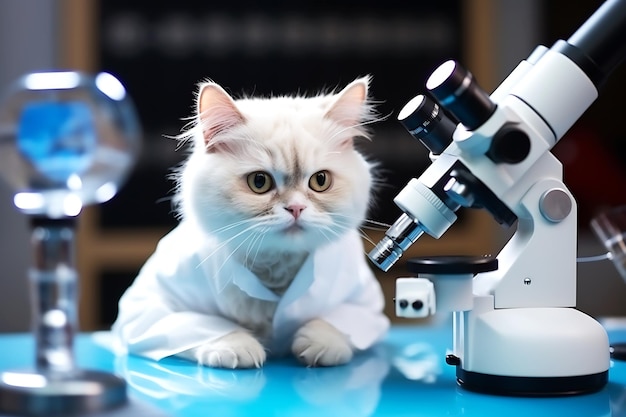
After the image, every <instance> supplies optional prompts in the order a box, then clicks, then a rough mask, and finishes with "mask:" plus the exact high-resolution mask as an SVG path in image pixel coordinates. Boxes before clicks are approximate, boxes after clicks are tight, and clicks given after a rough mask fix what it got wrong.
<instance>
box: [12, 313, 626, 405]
mask: <svg viewBox="0 0 626 417" xmlns="http://www.w3.org/2000/svg"><path fill="white" fill-rule="evenodd" d="M102 336H103V334H102V333H99V334H81V335H79V336H78V337H77V340H76V355H77V362H78V364H79V366H80V367H82V368H85V369H99V370H105V371H110V372H114V373H116V374H117V375H119V376H121V377H123V378H124V379H125V380H126V381H127V382H128V387H129V397H130V404H129V405H128V406H126V407H122V408H121V409H118V410H116V411H114V412H110V413H103V414H102V415H103V416H104V415H107V416H108V415H111V416H113V415H115V416H122V415H130V416H133V417H139V416H143V415H146V416H189V417H191V416H209V415H211V416H266V415H267V416H342V417H343V416H355V417H357V416H396V417H402V416H429V417H437V416H503V415H504V416H510V417H512V416H524V417H528V416H533V417H537V416H566V415H567V416H585V417H586V416H626V362H621V361H612V362H611V369H610V373H609V384H608V385H607V386H606V387H605V388H604V389H603V390H602V391H600V392H597V393H594V394H588V395H581V396H574V397H559V398H514V397H499V396H491V395H485V394H478V393H472V392H468V391H466V390H464V389H462V388H460V387H458V386H457V384H456V379H455V369H454V367H452V366H448V365H446V364H445V355H446V353H447V350H448V349H449V348H450V347H451V344H452V328H451V325H450V324H449V323H444V324H440V325H437V326H428V327H427V326H394V327H393V328H392V329H391V331H390V333H389V335H388V337H387V338H386V340H385V341H384V342H383V343H381V344H380V345H378V346H376V347H375V348H373V349H371V350H369V351H367V352H363V353H361V354H358V355H357V356H355V358H354V360H353V361H352V362H351V363H350V364H348V365H345V366H338V367H332V368H306V367H303V366H302V365H300V364H299V363H298V362H297V361H295V360H294V359H291V358H284V359H278V360H270V361H269V362H267V363H266V365H265V366H264V367H263V368H262V369H254V370H224V369H211V368H206V367H199V366H197V365H195V364H193V363H191V362H187V361H184V360H180V359H177V358H166V359H164V360H162V361H160V362H154V361H151V360H147V359H143V358H139V357H134V356H123V357H115V356H114V355H113V354H112V353H111V352H110V351H109V350H107V349H106V348H104V347H103V345H102V343H98V342H97V340H98V338H99V337H100V338H101V337H102ZM104 336H106V334H104ZM609 338H610V340H611V341H612V342H618V341H626V329H617V330H610V331H609ZM0 347H1V349H0V352H2V355H0V371H5V370H16V369H25V368H31V367H32V365H33V351H34V343H33V339H32V337H31V335H29V334H4V335H0Z"/></svg>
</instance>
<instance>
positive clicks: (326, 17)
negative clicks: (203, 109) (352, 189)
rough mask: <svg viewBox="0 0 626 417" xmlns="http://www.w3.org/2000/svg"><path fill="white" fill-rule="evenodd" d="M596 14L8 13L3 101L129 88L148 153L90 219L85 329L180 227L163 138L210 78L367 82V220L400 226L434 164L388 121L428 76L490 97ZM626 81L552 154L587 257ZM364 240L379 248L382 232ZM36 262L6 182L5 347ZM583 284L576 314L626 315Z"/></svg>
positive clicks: (169, 147)
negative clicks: (65, 78) (65, 79)
mask: <svg viewBox="0 0 626 417" xmlns="http://www.w3.org/2000/svg"><path fill="white" fill-rule="evenodd" d="M601 3H602V2H601V1H586V2H570V1H566V0H551V1H549V2H543V1H540V0H527V1H523V2H520V1H516V0H439V1H437V2H431V1H421V0H417V1H414V2H410V3H407V2H406V1H404V0H387V1H385V2H380V1H373V0H360V1H358V2H357V1H353V0H343V1H336V2H332V4H331V2H319V1H298V2H285V1H279V0H274V1H267V0H265V1H258V0H257V1H238V0H234V1H230V2H212V1H206V0H204V1H199V0H178V1H176V2H171V1H157V0H151V1H148V0H106V1H104V0H100V1H96V0H94V1H84V0H48V1H43V2H42V1H38V0H3V1H2V2H0V92H1V91H3V90H4V89H5V88H6V87H7V86H8V84H9V83H11V82H12V81H14V80H15V79H16V78H18V77H19V76H20V75H22V74H23V73H26V72H32V71H42V70H53V69H77V70H84V71H90V72H91V71H100V70H104V71H108V72H111V73H112V74H114V75H116V76H117V77H118V78H119V79H120V80H122V82H123V83H124V84H125V85H126V87H127V89H128V90H129V92H130V95H131V97H132V98H133V99H134V101H135V104H136V106H137V109H138V112H139V115H140V118H141V123H142V125H143V129H144V149H143V153H142V156H141V158H140V161H139V162H138V165H137V167H136V169H135V171H134V173H133V175H132V176H131V178H130V180H129V182H128V183H127V184H126V186H125V187H124V188H123V189H122V191H121V192H120V194H118V196H117V197H116V198H115V199H113V200H112V201H111V202H109V203H107V204H104V205H102V206H100V207H92V208H89V209H87V210H85V212H84V214H83V215H82V216H81V220H80V231H79V239H78V248H77V249H78V259H77V265H78V269H79V272H80V274H81V281H80V285H81V303H80V322H81V328H82V329H83V330H94V329H103V328H107V327H108V326H110V324H111V323H112V321H113V320H114V319H115V316H116V314H117V300H118V298H119V296H120V295H121V293H122V292H123V291H124V289H125V288H126V287H127V286H128V285H129V284H130V283H131V282H132V279H133V278H134V276H135V274H136V273H137V271H138V269H139V268H140V267H141V265H142V264H143V262H144V261H145V259H146V258H147V257H148V256H149V255H150V253H151V252H152V251H153V250H154V247H155V245H156V242H157V241H158V239H159V238H160V237H161V236H163V235H164V234H165V233H167V231H168V230H170V229H171V228H173V227H174V226H175V224H176V223H175V220H174V217H173V216H172V213H171V204H170V198H171V189H172V183H171V182H169V181H168V180H167V175H168V173H169V172H170V171H169V170H170V168H171V167H173V166H175V165H177V164H178V163H179V162H180V161H181V160H182V159H183V158H184V156H185V154H184V152H180V151H179V152H177V151H176V144H175V142H174V141H173V140H170V139H167V138H166V136H168V135H176V134H177V133H179V132H180V129H181V128H182V126H183V125H184V124H185V122H184V121H183V120H182V119H184V118H186V117H188V116H190V115H191V111H192V106H193V100H194V95H193V93H194V91H195V87H196V85H197V83H198V82H199V81H202V80H204V79H207V78H211V79H213V80H214V81H216V82H218V83H220V84H221V85H222V86H223V87H225V88H226V89H227V91H229V92H231V93H232V94H233V95H235V96H237V95H242V94H244V93H246V94H258V95H271V94H275V95H278V94H290V93H295V92H300V93H317V92H318V91H320V90H328V89H332V88H334V87H343V86H345V85H346V84H348V83H349V82H350V81H352V80H353V79H355V78H356V77H359V76H362V75H366V74H371V75H373V84H372V95H373V97H374V98H375V99H376V100H378V101H381V105H380V106H379V111H380V112H381V113H382V114H383V115H388V116H389V117H388V119H387V120H386V121H384V122H381V123H379V124H378V125H377V126H376V127H375V135H374V140H373V141H372V142H371V143H362V144H360V146H361V147H362V150H363V152H364V153H366V154H368V155H371V156H372V157H373V158H374V159H376V160H378V161H381V163H382V170H383V171H384V173H385V176H386V178H387V185H388V186H386V187H385V188H384V189H382V190H380V192H379V193H378V194H377V201H378V204H377V208H376V209H374V210H372V212H371V213H369V218H370V219H372V220H376V221H380V222H387V223H391V222H393V221H394V220H395V218H396V217H397V216H398V214H399V211H398V209H397V208H396V207H395V206H394V205H393V203H392V202H391V201H392V199H393V197H394V196H395V195H396V193H397V192H398V191H399V190H400V189H401V188H402V187H403V186H404V185H405V183H406V182H407V181H408V180H409V179H410V178H411V177H413V176H418V175H419V174H420V173H421V172H422V171H423V170H424V169H425V168H426V167H427V165H428V156H427V153H426V151H425V150H424V149H423V147H422V146H421V145H420V144H419V143H418V142H416V141H415V140H414V139H412V138H411V137H410V136H409V135H408V133H406V132H405V131H403V129H402V128H401V127H400V126H399V124H398V123H397V122H396V121H395V118H396V115H397V112H398V111H399V110H400V108H402V106H403V105H404V104H405V103H406V102H407V101H408V100H409V99H411V98H412V97H413V96H415V95H416V94H419V93H422V92H423V91H424V89H423V85H424V82H425V80H426V78H427V77H428V75H429V74H430V73H431V71H432V70H433V69H434V68H435V67H437V66H438V65H439V64H440V63H442V62H444V61H445V60H447V59H450V58H454V59H457V60H459V61H460V62H462V63H463V65H464V66H465V67H466V68H468V69H469V70H470V71H471V72H472V73H473V74H474V75H475V76H476V78H477V80H478V82H479V83H480V84H481V85H482V87H483V88H484V89H485V90H487V91H489V92H490V91H492V90H493V89H494V88H495V87H496V86H497V85H498V84H499V83H500V82H501V81H502V80H503V79H504V78H505V77H506V76H507V75H508V74H509V72H510V71H511V70H512V69H513V68H514V67H515V66H516V65H517V64H518V63H519V61H520V60H522V59H524V58H526V57H527V56H528V55H529V54H530V52H531V51H532V50H533V49H534V47H535V46H536V45H538V44H544V45H546V46H551V45H552V44H553V43H554V42H555V41H556V40H557V39H560V38H562V39H567V38H568V37H569V36H570V35H571V34H572V33H573V32H574V31H575V30H576V29H577V28H578V27H579V26H580V24H581V23H582V22H584V20H585V19H586V18H587V17H588V16H589V15H591V13H593V11H594V10H595V9H597V7H599V5H600V4H601ZM407 4H408V6H407ZM624 67H626V65H623V66H622V67H621V68H620V69H619V70H618V71H617V72H616V73H614V74H613V76H612V77H611V79H610V80H609V81H608V82H607V83H606V85H605V87H604V90H603V91H602V92H601V95H600V98H599V99H598V100H597V102H596V103H594V105H593V106H592V107H591V108H590V109H589V110H588V111H587V113H586V114H585V115H584V116H583V117H582V118H581V119H580V121H579V122H578V123H577V124H576V125H575V126H574V127H573V128H572V129H571V130H570V132H568V134H567V135H566V138H564V139H563V140H561V142H559V144H558V145H557V146H556V147H555V149H554V152H555V154H556V155H557V156H558V157H559V159H561V161H562V162H563V165H564V176H565V182H566V184H568V186H569V187H570V189H571V190H572V192H573V194H574V196H575V197H576V198H577V200H578V203H579V223H580V225H579V230H580V236H579V242H578V244H579V255H581V256H584V255H596V254H599V253H602V252H603V248H602V247H601V245H600V244H599V242H597V240H596V238H595V237H594V236H593V235H592V234H591V233H590V231H589V227H588V224H589V220H590V218H591V216H593V214H594V213H596V212H597V211H598V210H601V209H602V208H605V207H610V206H616V205H620V204H626V197H625V193H624V192H623V190H624V189H625V187H624V184H625V183H624V180H625V174H626V164H625V162H626V144H625V139H626V133H625V132H624V129H623V127H622V126H623V123H621V122H622V120H621V119H622V118H623V117H624V108H625V106H624V104H623V98H624V97H626V68H624ZM510 232H511V231H510V230H509V231H507V230H502V229H501V228H500V226H499V225H497V224H495V222H493V221H492V220H491V219H490V218H489V215H487V214H486V213H482V212H476V211H468V212H463V213H461V219H460V221H458V222H457V223H456V224H455V225H454V226H453V227H452V228H451V230H450V232H448V233H447V234H446V235H444V237H443V238H442V239H440V240H438V241H435V240H434V239H430V238H427V237H426V238H423V239H422V240H420V242H419V243H418V244H416V245H414V247H413V248H412V252H411V253H409V254H408V255H407V256H406V257H407V258H408V257H410V256H412V255H417V254H428V255H432V254H443V253H446V254H490V253H497V251H499V249H500V248H501V246H502V245H503V244H504V242H505V241H506V239H507V237H508V236H510ZM367 233H368V234H369V235H370V236H371V237H372V239H374V240H375V241H378V239H379V238H380V236H381V235H382V233H383V232H382V231H367ZM551 244H554V245H558V242H554V243H551ZM370 248H371V246H370V247H367V249H368V250H369V249H370ZM30 262H31V254H30V246H29V229H28V223H27V220H26V218H24V216H22V215H21V214H20V213H19V212H17V210H16V209H15V208H14V207H13V205H12V193H11V190H10V189H8V187H7V186H6V184H4V183H0V331H2V332H7V331H25V330H28V329H29V327H30V325H29V321H30V301H29V295H28V282H27V278H26V270H27V268H28V266H29V264H30ZM578 272H579V275H578V281H579V286H578V307H579V308H580V309H581V310H583V311H585V312H587V313H589V314H591V315H594V316H608V315H611V316H615V315H626V284H625V283H624V281H623V280H622V279H621V278H620V277H619V275H618V274H617V272H616V271H615V269H614V268H613V266H612V264H611V263H610V262H607V261H605V262H596V263H590V264H579V267H578ZM405 274H406V271H405V270H404V266H403V264H402V263H400V264H399V265H398V266H397V267H396V268H395V269H394V270H392V271H391V272H389V273H388V274H385V275H383V274H380V273H379V277H380V280H381V282H382V283H383V287H384V289H385V292H386V293H387V295H388V300H389V302H388V304H389V305H390V304H391V297H393V285H394V279H393V278H395V277H397V276H401V275H405ZM388 311H389V312H390V311H391V308H389V309H388Z"/></svg>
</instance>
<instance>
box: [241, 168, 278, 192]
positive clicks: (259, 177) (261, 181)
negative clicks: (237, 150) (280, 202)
mask: <svg viewBox="0 0 626 417" xmlns="http://www.w3.org/2000/svg"><path fill="white" fill-rule="evenodd" d="M247 180H248V187H250V189H251V190H252V191H254V192H255V193H257V194H264V193H266V192H268V191H269V190H271V189H272V188H274V180H273V179H272V176H271V175H270V174H268V173H267V172H263V171H255V172H253V173H251V174H248V178H247Z"/></svg>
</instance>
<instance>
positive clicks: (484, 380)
mask: <svg viewBox="0 0 626 417" xmlns="http://www.w3.org/2000/svg"><path fill="white" fill-rule="evenodd" d="M454 334H455V346H454V352H455V354H454V358H453V360H452V361H451V362H449V363H451V364H454V365H456V366H457V371H456V375H457V380H458V383H459V384H460V385H461V386H462V387H464V388H466V389H468V390H471V391H480V392H485V393H493V394H500V395H513V396H519V395H522V396H562V395H576V394H583V393H589V392H593V391H598V390H600V389H602V388H603V387H604V386H605V385H606V383H607V382H608V369H609V364H610V351H609V341H608V336H607V334H606V331H605V330H604V328H603V327H602V325H600V323H598V322H597V321H596V320H594V319H593V318H591V317H589V316H588V315H586V314H584V313H582V312H581V311H579V310H576V309H574V308H565V307H554V308H508V309H506V308H503V309H494V308H493V298H492V297H491V296H484V297H480V296H475V297H474V309H473V310H470V311H466V312H459V313H455V322H454Z"/></svg>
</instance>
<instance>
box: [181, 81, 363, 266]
mask: <svg viewBox="0 0 626 417" xmlns="http://www.w3.org/2000/svg"><path fill="white" fill-rule="evenodd" d="M198 104H199V110H198V112H199V126H198V133H197V134H196V137H195V138H194V140H195V141H196V142H195V144H194V146H195V147H194V151H193V153H192V155H191V156H190V158H189V160H188V161H187V163H186V165H185V166H184V168H183V172H182V176H181V179H180V198H181V203H182V210H183V216H191V217H193V218H194V219H195V220H196V221H197V222H198V223H199V225H200V226H201V227H202V228H203V229H204V230H205V231H206V232H208V233H210V234H212V235H214V236H216V237H217V238H218V239H219V240H220V241H221V242H224V243H226V245H227V247H228V249H229V250H231V251H237V252H238V253H240V254H244V256H256V255H257V254H258V253H266V252H268V251H280V252H290V251H297V252H302V251H308V252H310V251H313V250H314V249H315V248H317V247H319V246H320V245H322V244H324V243H325V242H328V241H332V240H335V239H336V238H337V237H338V236H340V235H342V234H343V233H344V232H345V231H346V230H348V229H355V228H356V227H358V225H359V224H360V223H361V222H362V221H363V219H364V216H365V213H366V210H367V207H368V202H369V197H370V187H371V182H372V180H371V174H370V165H369V164H368V163H367V162H366V161H365V159H364V158H363V157H362V156H361V155H360V154H359V153H358V152H356V151H355V150H354V148H353V138H354V137H355V136H356V135H362V134H363V131H362V130H361V128H360V127H359V125H360V124H361V123H362V122H363V121H367V117H368V116H369V108H368V103H367V80H366V79H360V80H357V81H355V82H353V83H352V84H351V85H349V86H348V87H346V88H345V89H344V90H343V91H342V92H340V93H339V94H337V95H330V96H318V97H314V98H302V97H278V98H271V99H244V100H238V101H236V102H235V101H233V100H232V99H231V98H230V97H229V96H228V95H227V94H226V93H225V92H224V91H223V90H222V89H221V88H220V87H219V86H217V85H215V84H212V83H209V84H205V85H204V86H203V88H202V90H201V93H200V95H199V98H198Z"/></svg>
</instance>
